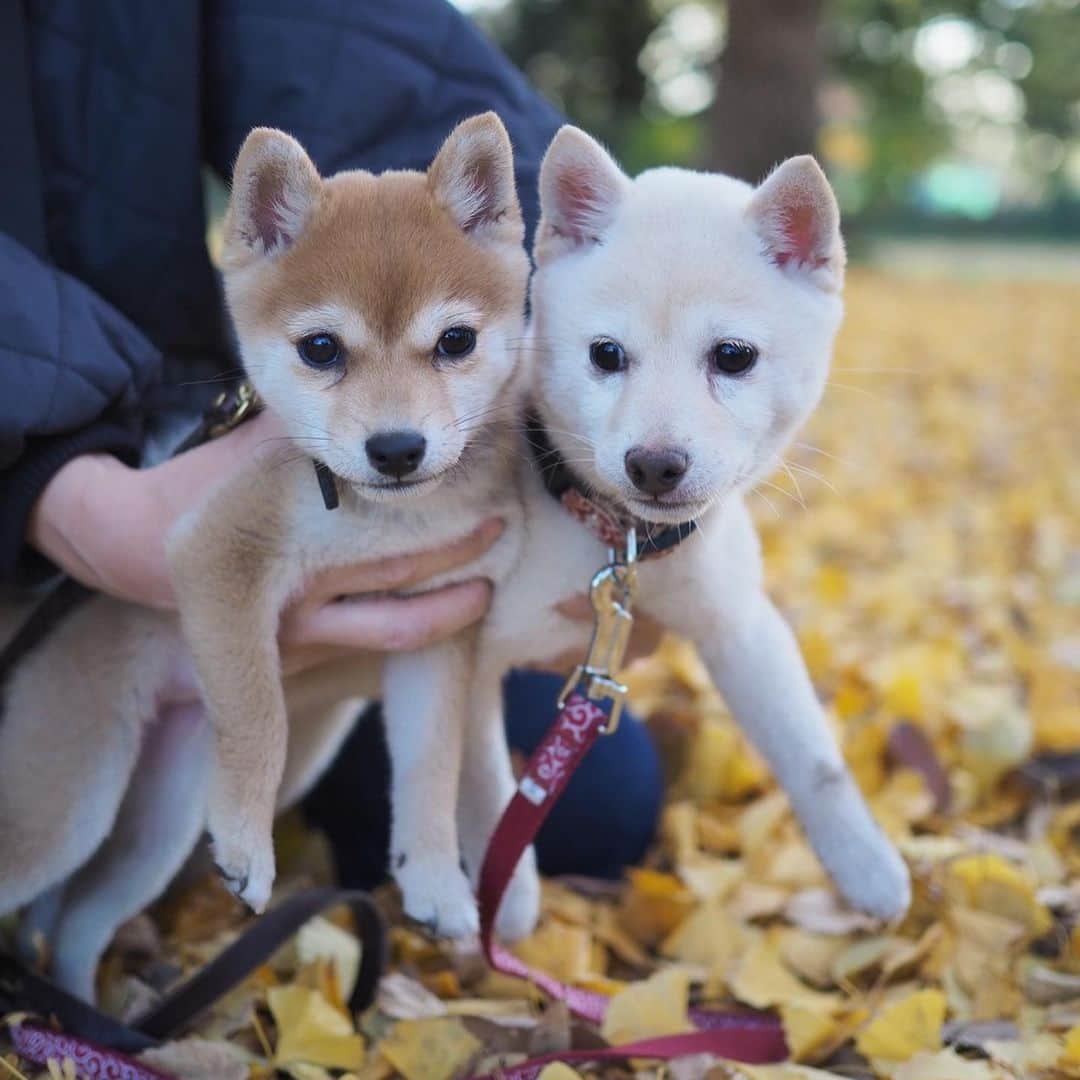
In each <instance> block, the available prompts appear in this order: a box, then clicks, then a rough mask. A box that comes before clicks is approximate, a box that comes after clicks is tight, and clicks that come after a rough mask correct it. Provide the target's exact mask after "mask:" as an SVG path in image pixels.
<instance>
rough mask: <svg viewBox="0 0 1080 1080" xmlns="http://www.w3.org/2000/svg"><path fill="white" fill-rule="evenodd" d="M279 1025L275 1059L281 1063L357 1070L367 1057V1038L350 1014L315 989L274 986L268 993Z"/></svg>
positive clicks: (267, 999)
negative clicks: (354, 1023)
mask: <svg viewBox="0 0 1080 1080" xmlns="http://www.w3.org/2000/svg"><path fill="white" fill-rule="evenodd" d="M266 1001H267V1004H268V1005H269V1006H270V1012H271V1013H272V1014H273V1017H274V1023H275V1024H276V1025H277V1030H278V1038H277V1048H276V1050H275V1053H274V1060H275V1062H276V1063H277V1064H279V1065H282V1066H284V1065H289V1064H307V1065H322V1066H323V1067H324V1068H328V1069H356V1068H359V1066H360V1065H361V1063H362V1062H363V1060H364V1038H363V1036H362V1035H357V1034H356V1032H355V1031H354V1030H353V1026H352V1023H351V1021H350V1020H349V1019H348V1017H346V1016H344V1015H343V1014H342V1013H341V1012H340V1011H339V1010H338V1009H336V1008H334V1006H333V1005H331V1004H330V1002H329V1001H327V1000H326V998H325V997H323V995H322V994H320V993H319V992H318V991H316V990H310V989H308V988H307V987H303V986H275V987H273V988H272V989H271V990H270V991H268V993H267V995H266Z"/></svg>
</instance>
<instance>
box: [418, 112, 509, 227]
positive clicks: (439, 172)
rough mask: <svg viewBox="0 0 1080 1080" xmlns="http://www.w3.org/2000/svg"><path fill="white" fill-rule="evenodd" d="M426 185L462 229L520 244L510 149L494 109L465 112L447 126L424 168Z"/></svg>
mask: <svg viewBox="0 0 1080 1080" xmlns="http://www.w3.org/2000/svg"><path fill="white" fill-rule="evenodd" d="M428 187H429V188H430V190H431V193H432V195H433V196H434V198H435V201H436V202H437V203H439V205H440V206H442V207H444V208H445V209H446V211H447V212H448V213H449V214H450V216H451V217H452V218H453V219H454V221H455V222H456V224H457V226H458V228H460V229H461V230H462V231H463V232H466V233H469V234H470V235H472V236H474V237H475V238H476V239H478V240H485V241H486V240H492V241H495V242H498V243H511V244H517V245H518V246H520V245H521V243H522V239H523V236H524V225H523V223H522V219H521V206H520V205H519V203H518V197H517V188H516V186H515V184H514V152H513V150H512V149H511V147H510V136H509V135H507V134H506V128H505V127H503V122H502V121H501V120H500V119H499V118H498V116H496V115H495V113H493V112H486V113H481V114H480V115H479V116H471V117H469V119H468V120H462V122H461V123H460V124H458V126H457V127H456V128H454V130H453V131H451V132H450V134H449V135H448V136H447V138H446V142H444V143H443V144H442V148H441V149H440V150H439V152H438V154H437V155H436V156H435V160H434V161H433V162H432V163H431V168H429V169H428Z"/></svg>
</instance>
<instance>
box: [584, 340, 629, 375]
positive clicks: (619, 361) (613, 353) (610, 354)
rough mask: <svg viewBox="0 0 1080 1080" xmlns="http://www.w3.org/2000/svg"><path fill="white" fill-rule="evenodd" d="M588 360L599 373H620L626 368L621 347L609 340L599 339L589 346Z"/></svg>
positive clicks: (624, 355) (624, 356) (624, 354)
mask: <svg viewBox="0 0 1080 1080" xmlns="http://www.w3.org/2000/svg"><path fill="white" fill-rule="evenodd" d="M589 359H590V360H592V362H593V364H594V365H595V366H596V367H598V368H599V369H600V370H601V371H607V372H614V371H622V370H623V369H624V368H625V367H626V353H625V351H624V350H623V347H622V346H621V345H620V344H619V343H618V342H617V341H612V340H611V338H601V339H600V340H599V341H594V342H593V343H592V344H591V345H590V346H589Z"/></svg>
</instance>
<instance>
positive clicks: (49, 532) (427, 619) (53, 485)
mask: <svg viewBox="0 0 1080 1080" xmlns="http://www.w3.org/2000/svg"><path fill="white" fill-rule="evenodd" d="M281 437H282V431H281V428H280V426H279V423H278V421H277V420H276V419H275V418H274V417H272V416H270V415H268V414H263V415H261V416H259V417H256V418H255V419H254V420H251V421H249V422H248V423H246V424H243V425H242V426H240V427H239V428H237V429H235V430H234V431H232V432H230V433H229V434H227V435H224V436H222V437H221V438H220V439H215V440H213V441H212V442H209V443H205V444H204V445H203V446H200V447H197V448H196V449H194V450H189V451H187V452H186V453H184V454H180V455H178V456H177V457H175V458H172V459H170V460H169V461H166V462H164V463H162V464H161V465H157V466H155V467H153V468H151V469H143V470H138V469H131V468H128V467H127V466H126V465H124V464H123V463H121V462H120V461H118V460H117V459H116V458H113V457H110V456H108V455H104V454H92V455H84V456H82V457H77V458H74V459H73V460H72V461H70V462H68V463H67V464H66V465H65V466H64V467H63V468H62V469H60V470H59V472H57V474H56V475H55V476H54V477H53V478H52V480H51V481H50V483H49V484H48V486H47V487H46V488H45V490H44V492H43V493H42V495H41V497H40V498H39V500H38V502H37V505H36V506H35V508H34V512H33V514H32V515H31V520H30V526H29V531H28V535H27V540H28V541H29V543H31V544H32V545H33V546H34V547H36V548H37V549H38V550H39V551H41V552H42V553H43V554H45V555H46V556H48V557H49V558H50V559H51V560H52V561H53V562H54V563H56V564H57V565H58V566H60V567H61V568H62V569H64V570H65V571H67V572H68V573H69V574H70V575H71V576H72V577H74V578H76V579H78V580H79V581H81V582H83V584H85V585H89V586H90V587H91V588H93V589H97V590H99V591H101V592H105V593H109V594H111V595H113V596H117V597H120V598H121V599H124V600H128V601H131V602H133V603H136V604H140V605H143V606H146V607H155V608H163V609H172V608H174V607H175V598H174V596H173V593H172V585H171V582H170V580H169V571H168V565H167V563H166V559H165V537H166V536H167V534H168V532H169V529H170V528H171V527H172V525H173V523H174V522H175V521H176V520H177V518H179V517H180V515H181V514H183V513H184V512H185V511H186V510H188V509H189V508H190V507H192V506H194V505H196V504H197V503H198V502H199V501H200V500H201V498H202V497H203V495H204V494H205V492H206V490H207V489H208V488H209V487H210V485H212V484H214V483H215V482H217V481H218V480H220V479H221V478H222V476H224V475H227V474H228V472H229V471H231V470H233V469H236V468H238V467H239V466H240V464H241V463H243V462H244V461H245V460H247V458H248V457H249V456H250V455H251V454H252V453H254V452H255V451H256V450H257V449H258V447H259V445H260V444H262V443H265V442H266V441H268V440H273V439H278V438H281ZM501 532H502V524H501V523H500V522H498V521H495V520H492V521H487V522H485V523H484V524H483V525H481V526H480V528H478V529H477V530H476V531H475V532H473V533H472V534H470V535H469V536H467V537H464V538H463V539H461V540H459V541H456V542H454V543H452V544H450V545H448V546H447V547H445V548H443V549H441V550H436V551H431V552H425V553H421V554H418V555H412V556H399V557H395V558H391V559H384V560H379V561H374V562H369V563H362V564H359V565H357V566H353V567H346V568H342V569H335V570H333V571H328V572H326V573H324V574H320V575H318V576H316V577H315V578H314V579H313V580H312V581H311V582H310V583H309V585H308V587H307V588H306V589H305V592H304V594H303V595H302V596H300V597H299V598H297V599H296V600H295V601H294V602H293V604H292V606H291V607H290V608H289V609H288V610H286V611H285V612H284V613H283V617H282V622H281V644H282V661H283V664H284V666H285V669H286V670H287V671H289V672H294V671H298V670H301V669H302V668H304V667H308V666H311V665H313V664H318V663H321V662H323V661H325V660H328V659H332V658H334V657H336V656H339V655H341V654H343V653H346V652H350V651H355V650H377V651H386V650H401V649H405V650H408V649H415V648H419V647H421V646H423V645H425V644H428V643H430V642H432V641H436V640H439V639H440V638H442V637H446V636H448V635H450V634H453V633H455V632H456V631H458V630H460V629H462V628H464V627H465V626H468V625H470V624H471V623H473V622H475V621H476V620H477V619H479V618H480V617H481V616H482V615H483V614H484V612H485V611H486V610H487V607H488V604H489V603H490V600H491V586H490V584H489V583H488V582H486V581H482V580H473V581H466V582H464V583H463V584H460V585H453V586H449V587H446V588H442V589H437V590H434V591H432V592H427V593H422V594H419V595H416V596H410V597H407V598H397V597H392V596H387V595H385V594H386V593H389V592H394V591H399V590H403V589H406V588H409V587H413V586H415V585H416V584H418V583H420V582H423V581H425V580H427V579H428V578H430V577H433V576H434V575H435V574H438V573H442V572H445V571H448V570H453V569H455V568H457V567H462V566H465V565H467V564H468V563H470V562H472V561H473V560H474V559H476V558H478V557H479V556H480V555H482V554H483V553H484V551H486V550H487V549H488V548H489V547H490V546H491V545H492V544H493V543H494V542H495V540H496V539H497V538H498V536H499V534H500V533H501ZM366 592H375V593H379V594H380V595H379V596H377V597H373V598H370V599H365V598H364V597H363V595H362V594H364V593H366ZM340 597H349V599H347V600H342V599H339V598H340Z"/></svg>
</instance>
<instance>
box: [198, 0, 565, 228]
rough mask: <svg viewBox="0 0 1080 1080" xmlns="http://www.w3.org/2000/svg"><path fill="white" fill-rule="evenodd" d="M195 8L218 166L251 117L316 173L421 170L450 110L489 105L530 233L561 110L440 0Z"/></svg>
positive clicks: (456, 114) (223, 170)
mask: <svg viewBox="0 0 1080 1080" xmlns="http://www.w3.org/2000/svg"><path fill="white" fill-rule="evenodd" d="M206 11H207V16H206V18H207V26H206V41H207V49H208V54H207V56H206V66H205V85H204V100H205V103H206V106H205V118H206V119H205V125H206V127H205V131H206V139H205V152H206V154H207V157H208V160H209V162H210V164H211V165H212V166H213V167H214V168H215V169H216V170H217V172H219V173H220V174H221V175H222V176H223V177H228V176H229V174H230V172H231V169H232V164H233V161H234V160H235V158H236V154H237V151H238V150H239V148H240V144H241V142H242V141H243V139H244V137H245V136H246V135H247V133H248V132H249V131H250V130H251V129H252V128H253V127H256V126H259V125H264V126H267V127H277V128H281V129H283V130H284V131H287V132H289V133H290V134H292V135H294V136H295V137H296V138H298V139H299V140H300V141H301V142H302V143H303V144H304V146H305V148H306V149H307V150H308V152H309V153H310V154H311V156H312V158H313V159H314V161H315V163H316V164H317V165H318V167H319V170H320V171H321V172H322V173H323V174H324V175H329V174H330V173H333V172H336V171H338V170H340V169H346V168H362V169H370V170H372V171H381V170H383V169H387V168H410V169H426V168H427V166H428V165H429V164H430V162H431V159H432V158H433V157H434V155H435V152H436V151H437V150H438V148H439V145H440V144H441V142H442V140H443V139H444V138H445V137H446V135H447V134H448V132H449V131H450V129H451V128H452V127H453V126H454V125H455V124H456V123H457V122H458V121H460V120H462V119H464V118H465V117H467V116H470V115H472V114H474V113H480V112H484V111H486V110H488V109H493V110H494V111H495V112H497V113H498V114H499V116H500V117H501V118H502V120H503V122H504V123H505V124H506V127H507V130H508V131H509V133H510V139H511V141H512V142H513V145H514V159H515V169H516V172H517V178H518V187H519V193H520V196H521V204H522V210H523V213H524V215H525V221H526V226H527V228H528V231H529V233H530V234H531V232H532V229H533V227H534V226H535V224H536V219H537V216H538V214H539V204H538V200H537V195H536V182H537V175H538V173H539V169H540V161H541V158H542V157H543V154H544V151H545V150H546V149H547V145H548V143H549V142H550V141H551V138H552V136H553V135H554V134H555V131H556V130H557V129H558V127H559V125H560V124H561V123H562V118H561V117H560V115H559V113H558V112H557V111H556V110H555V109H554V108H552V106H551V105H549V104H548V103H547V102H546V101H544V99H543V98H541V97H540V95H539V94H538V93H537V92H536V91H535V90H533V89H532V88H531V87H530V86H529V84H528V82H527V81H526V80H525V78H524V76H522V74H521V73H520V72H519V71H517V70H516V68H515V67H514V66H513V64H511V63H510V61H509V60H508V59H507V58H506V57H505V56H503V55H502V53H500V52H499V50H498V49H497V48H496V47H495V46H494V45H493V44H492V43H491V42H490V41H488V39H487V38H486V37H484V35H483V34H482V33H481V32H480V31H479V30H478V29H477V27H475V26H474V25H473V24H472V23H471V22H470V21H469V20H468V18H466V17H465V16H464V15H462V14H461V13H460V12H459V11H458V10H457V9H455V8H454V7H453V6H452V5H451V4H450V3H449V2H448V0H393V2H392V3H391V2H387V0H351V2H350V3H348V4H338V3H327V2H325V0H322V2H320V0H312V2H311V3H308V4H305V5H303V6H301V5H282V4H280V3H274V2H272V0H214V2H212V3H210V4H208V5H207V7H206Z"/></svg>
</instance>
